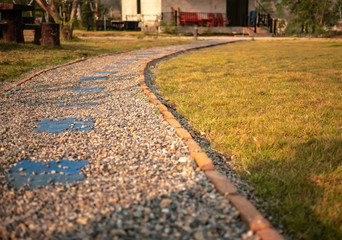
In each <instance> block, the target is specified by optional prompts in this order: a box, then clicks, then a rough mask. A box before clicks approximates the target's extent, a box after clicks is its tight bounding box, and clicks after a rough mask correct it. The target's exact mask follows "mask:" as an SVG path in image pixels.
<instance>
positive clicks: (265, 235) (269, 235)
mask: <svg viewBox="0 0 342 240" xmlns="http://www.w3.org/2000/svg"><path fill="white" fill-rule="evenodd" d="M257 235H258V236H259V237H260V238H261V239H262V240H284V238H283V236H281V235H280V234H279V233H278V232H277V231H275V230H273V229H271V228H267V229H263V230H260V231H258V232H257Z"/></svg>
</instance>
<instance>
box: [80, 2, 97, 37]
mask: <svg viewBox="0 0 342 240" xmlns="http://www.w3.org/2000/svg"><path fill="white" fill-rule="evenodd" d="M93 24H94V14H93V13H92V9H91V5H90V2H88V1H83V4H82V26H83V27H87V30H88V31H89V30H90V29H92V28H93Z"/></svg>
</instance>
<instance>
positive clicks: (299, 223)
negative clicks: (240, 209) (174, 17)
mask: <svg viewBox="0 0 342 240" xmlns="http://www.w3.org/2000/svg"><path fill="white" fill-rule="evenodd" d="M156 83H157V85H158V86H159V87H160V91H161V92H162V95H163V96H164V97H165V98H167V99H169V101H170V102H172V103H175V104H177V105H178V107H177V111H178V112H179V113H181V114H182V115H183V116H184V117H185V118H186V119H188V121H190V122H191V124H192V125H193V127H194V128H195V129H196V130H197V131H198V132H205V133H206V137H207V138H208V139H209V140H210V142H211V144H212V146H213V147H214V148H215V149H216V150H218V151H222V152H225V154H226V155H227V156H228V157H229V159H230V160H231V162H230V163H229V164H231V165H232V166H233V167H234V168H235V169H236V170H237V171H238V172H239V173H240V174H241V175H243V176H244V177H245V178H246V179H247V180H248V181H250V182H251V183H252V184H253V185H255V187H256V189H257V191H258V194H259V196H260V197H262V198H264V199H268V200H270V201H271V203H272V204H271V207H270V209H269V211H270V212H271V213H272V214H273V216H274V217H276V218H278V220H279V221H280V222H281V223H282V224H283V225H284V226H285V228H286V229H287V231H288V232H292V233H293V234H294V235H295V237H296V238H298V239H342V41H341V40H337V39H330V40H282V41H249V42H240V43H235V44H229V45H225V46H220V47H215V48H210V49H205V50H201V51H197V52H193V53H189V54H185V55H183V56H181V57H178V58H175V59H172V60H170V61H167V62H164V63H162V64H161V65H160V67H159V70H158V72H157V79H156Z"/></svg>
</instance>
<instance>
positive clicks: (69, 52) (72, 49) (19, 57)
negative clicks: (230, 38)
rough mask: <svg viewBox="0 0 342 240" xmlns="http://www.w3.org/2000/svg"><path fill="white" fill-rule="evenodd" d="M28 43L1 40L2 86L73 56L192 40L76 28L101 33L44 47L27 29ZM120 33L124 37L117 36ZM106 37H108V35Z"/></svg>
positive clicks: (85, 34)
mask: <svg viewBox="0 0 342 240" xmlns="http://www.w3.org/2000/svg"><path fill="white" fill-rule="evenodd" d="M24 33H25V39H28V41H27V42H26V43H25V44H17V43H4V42H3V41H2V40H0V89H2V88H3V87H2V86H4V85H8V84H9V82H11V81H17V80H14V79H16V78H19V79H20V78H23V76H22V74H24V73H26V72H28V71H31V70H32V69H35V68H36V69H38V68H39V69H42V68H46V67H47V66H52V65H58V64H61V63H65V62H68V61H70V60H72V59H78V58H82V57H89V56H96V55H100V54H104V53H114V52H119V51H123V50H133V49H139V48H146V47H154V46H166V45H174V44H184V43H189V42H191V40H186V39H181V38H178V37H174V38H163V37H157V36H154V37H145V35H143V34H141V33H140V32H128V33H127V34H128V35H129V36H130V37H129V38H126V39H122V37H123V36H124V32H115V31H108V32H86V31H79V30H77V31H75V36H82V37H85V36H89V35H90V36H97V37H98V38H96V39H94V38H89V39H82V40H81V39H79V38H76V39H74V40H72V41H62V42H61V46H58V47H44V46H38V45H35V44H33V43H32V42H30V41H33V31H32V30H25V31H24ZM118 36H120V37H121V38H116V37H118ZM105 37H106V38H105Z"/></svg>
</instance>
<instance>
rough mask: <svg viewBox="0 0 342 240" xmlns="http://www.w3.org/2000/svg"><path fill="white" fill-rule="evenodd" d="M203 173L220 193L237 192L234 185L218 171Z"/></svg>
mask: <svg viewBox="0 0 342 240" xmlns="http://www.w3.org/2000/svg"><path fill="white" fill-rule="evenodd" d="M205 175H206V176H207V178H208V179H209V180H210V181H211V182H212V183H213V184H214V186H215V188H216V189H217V191H218V192H219V193H221V194H222V195H225V194H227V193H228V194H237V190H236V188H235V186H234V185H233V184H232V183H231V181H229V179H228V178H227V177H226V176H224V175H223V174H221V173H219V172H218V171H216V170H214V171H206V172H205Z"/></svg>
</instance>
